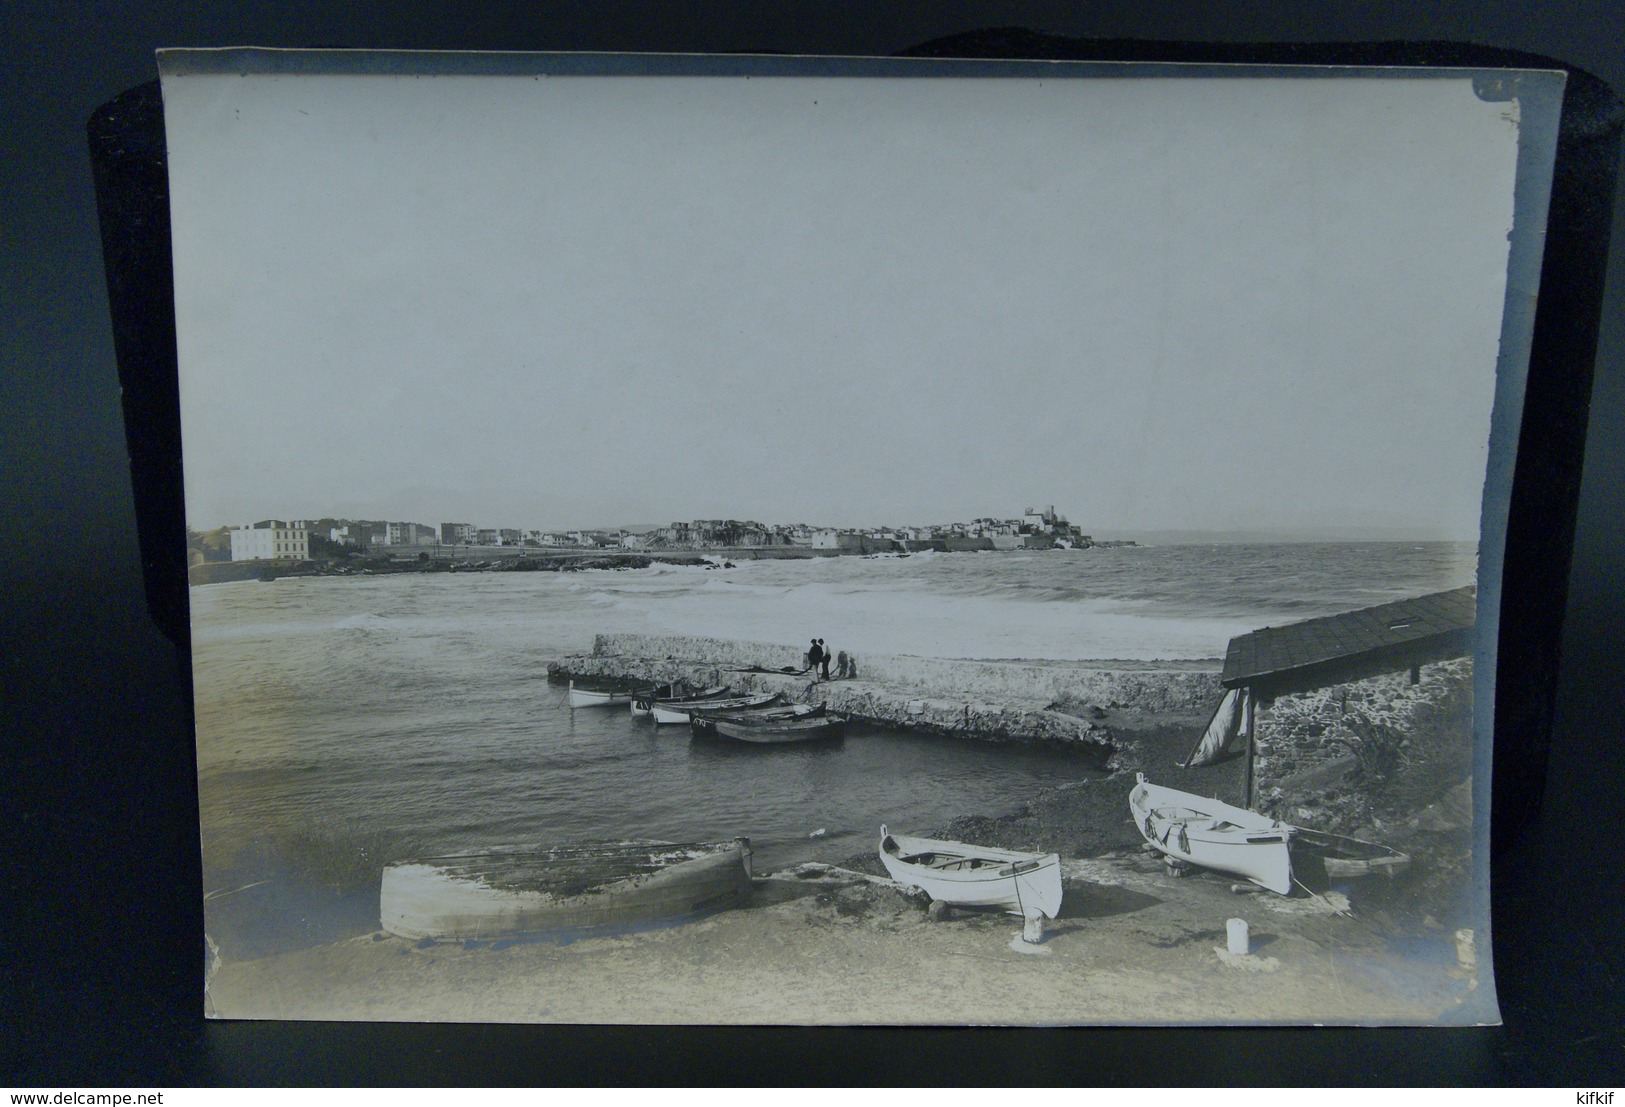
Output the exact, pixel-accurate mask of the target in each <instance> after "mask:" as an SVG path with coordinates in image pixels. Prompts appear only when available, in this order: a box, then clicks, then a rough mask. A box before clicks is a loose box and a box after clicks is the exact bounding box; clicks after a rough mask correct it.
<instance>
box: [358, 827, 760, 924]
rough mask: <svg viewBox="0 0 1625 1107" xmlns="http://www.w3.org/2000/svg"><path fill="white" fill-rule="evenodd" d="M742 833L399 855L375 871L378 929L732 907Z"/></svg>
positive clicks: (668, 915) (647, 919)
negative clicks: (727, 837) (707, 840)
mask: <svg viewBox="0 0 1625 1107" xmlns="http://www.w3.org/2000/svg"><path fill="white" fill-rule="evenodd" d="M750 888H751V872H750V840H749V839H747V838H735V839H734V840H733V841H731V842H723V843H717V844H677V843H671V842H611V843H603V844H597V845H587V846H577V847H570V848H559V849H544V850H498V851H482V852H471V853H457V854H448V855H445V856H440V857H424V858H419V859H417V860H412V861H402V862H399V863H397V864H393V865H390V866H388V867H387V868H385V869H384V877H383V883H382V886H381V889H380V893H379V917H380V922H381V923H382V925H383V928H384V929H385V930H386V931H388V932H389V933H391V934H394V935H396V936H398V937H401V938H414V939H420V938H432V939H434V940H436V941H461V940H466V939H476V940H482V941H489V940H492V939H498V938H517V937H522V936H525V935H531V934H542V933H549V932H555V931H574V930H593V929H600V928H606V927H626V926H637V925H642V924H648V923H658V922H665V921H672V920H676V919H681V918H686V917H688V916H691V915H696V914H700V913H703V912H709V911H713V910H720V909H722V908H726V907H733V906H737V905H738V904H741V903H743V902H745V900H746V899H747V898H748V897H749V895H750Z"/></svg>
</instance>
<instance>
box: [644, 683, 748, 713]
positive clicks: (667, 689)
mask: <svg viewBox="0 0 1625 1107" xmlns="http://www.w3.org/2000/svg"><path fill="white" fill-rule="evenodd" d="M729 695H730V689H729V688H728V686H727V685H726V684H719V685H716V686H715V687H712V688H702V689H701V690H700V691H698V692H684V693H680V692H678V691H677V686H676V685H672V684H662V685H660V686H659V687H658V688H651V689H649V690H647V691H645V692H639V693H638V694H637V695H635V696H633V697H632V714H634V715H639V716H642V715H652V714H653V713H654V708H655V705H656V704H668V705H674V706H679V707H680V706H682V705H684V704H693V703H703V702H705V701H706V700H717V699H725V698H727V697H728V696H729Z"/></svg>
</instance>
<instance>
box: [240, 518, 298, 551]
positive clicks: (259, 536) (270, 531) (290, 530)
mask: <svg viewBox="0 0 1625 1107" xmlns="http://www.w3.org/2000/svg"><path fill="white" fill-rule="evenodd" d="M231 559H232V560H233V561H285V560H295V561H308V560H309V559H310V532H309V531H307V530H305V529H304V528H302V527H295V526H291V525H290V524H288V523H286V522H283V521H282V520H280V519H265V520H262V521H261V522H258V523H254V524H252V525H247V524H245V525H243V526H241V527H237V528H235V529H234V530H232V532H231Z"/></svg>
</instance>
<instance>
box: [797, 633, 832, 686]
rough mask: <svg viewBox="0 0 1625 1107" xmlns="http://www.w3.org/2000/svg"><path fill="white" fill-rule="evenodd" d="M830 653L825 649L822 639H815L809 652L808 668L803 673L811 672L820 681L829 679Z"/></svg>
mask: <svg viewBox="0 0 1625 1107" xmlns="http://www.w3.org/2000/svg"><path fill="white" fill-rule="evenodd" d="M831 657H832V655H831V653H830V651H829V650H828V649H827V648H825V646H824V640H823V639H822V638H814V639H813V640H812V646H811V647H810V648H809V649H808V650H807V667H806V668H805V669H804V670H802V671H803V672H810V673H812V674H813V676H814V677H816V678H817V679H819V680H828V679H829V663H830V660H831Z"/></svg>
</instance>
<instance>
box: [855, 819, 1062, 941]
mask: <svg viewBox="0 0 1625 1107" xmlns="http://www.w3.org/2000/svg"><path fill="white" fill-rule="evenodd" d="M880 863H881V864H882V865H884V866H886V871H887V872H888V873H890V874H891V878H892V879H893V880H895V881H897V883H899V884H906V885H908V886H909V887H912V888H919V889H920V890H921V891H923V892H925V894H926V895H928V896H930V897H931V898H932V899H936V900H941V901H942V902H944V903H952V904H957V905H959V906H962V907H998V908H1002V909H1003V910H1005V911H1009V912H1012V913H1013V914H1017V915H1025V914H1026V913H1027V912H1028V911H1034V910H1036V911H1038V912H1040V913H1041V914H1042V915H1043V916H1044V917H1045V918H1046V919H1053V918H1054V917H1055V915H1056V913H1057V912H1058V911H1060V909H1061V858H1060V856H1059V855H1058V854H1054V853H1020V852H1018V851H1016V850H1008V849H994V848H992V847H991V846H973V845H968V844H966V843H964V842H949V841H942V840H939V839H936V838H914V837H910V836H909V835H906V834H893V833H891V832H890V831H888V830H887V829H886V828H885V827H884V826H882V827H881V828H880Z"/></svg>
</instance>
